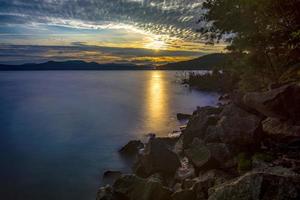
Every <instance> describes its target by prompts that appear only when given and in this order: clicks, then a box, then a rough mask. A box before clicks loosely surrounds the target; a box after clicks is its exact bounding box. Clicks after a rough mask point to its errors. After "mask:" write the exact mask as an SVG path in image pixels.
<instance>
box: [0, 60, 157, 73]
mask: <svg viewBox="0 0 300 200" xmlns="http://www.w3.org/2000/svg"><path fill="white" fill-rule="evenodd" d="M151 69H154V67H152V66H138V65H134V64H116V63H107V64H99V63H95V62H85V61H81V60H72V61H63V62H56V61H49V62H45V63H40V64H35V63H29V64H23V65H2V64H0V71H17V70H19V71H21V70H22V71H26V70H151Z"/></svg>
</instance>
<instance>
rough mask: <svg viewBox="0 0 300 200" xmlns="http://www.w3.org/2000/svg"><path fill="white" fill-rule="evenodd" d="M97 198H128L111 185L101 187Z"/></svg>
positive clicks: (97, 199)
mask: <svg viewBox="0 0 300 200" xmlns="http://www.w3.org/2000/svg"><path fill="white" fill-rule="evenodd" d="M96 200H127V199H126V197H122V196H121V195H118V194H116V193H115V192H114V191H113V188H112V187H111V186H109V185H107V186H105V187H101V188H100V189H99V190H98V192H97V197H96Z"/></svg>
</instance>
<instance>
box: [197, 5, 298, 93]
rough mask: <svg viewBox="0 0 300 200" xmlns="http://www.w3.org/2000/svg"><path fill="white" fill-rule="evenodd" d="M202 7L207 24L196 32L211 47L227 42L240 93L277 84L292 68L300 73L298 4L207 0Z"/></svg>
mask: <svg viewBox="0 0 300 200" xmlns="http://www.w3.org/2000/svg"><path fill="white" fill-rule="evenodd" d="M203 7H204V9H206V10H207V12H206V14H204V16H203V19H202V21H206V22H208V24H207V26H205V27H204V28H202V29H200V30H199V31H200V32H201V33H202V34H203V36H205V37H206V38H207V39H208V40H209V41H210V42H212V43H215V42H218V41H220V40H224V38H226V40H227V41H228V42H230V46H229V47H228V49H229V51H230V52H232V53H233V54H232V58H233V60H235V61H236V62H237V64H235V66H233V67H234V68H235V69H236V70H237V71H239V72H241V73H242V76H241V77H242V81H243V82H242V83H241V88H242V89H243V90H253V89H254V88H263V87H266V85H268V84H269V83H280V82H282V81H285V80H282V78H281V77H282V75H283V74H285V73H286V72H287V71H288V70H289V69H290V68H291V67H295V66H296V67H297V68H298V69H299V63H300V10H299V9H298V8H299V7H300V1H299V0H288V1H284V0H264V1H261V0H251V1H249V0H206V1H205V2H204V4H203ZM236 57H240V58H239V59H240V60H238V61H237V60H236ZM238 65H239V66H240V67H236V66H238ZM245 65H247V69H244V67H245ZM296 78H299V77H296Z"/></svg>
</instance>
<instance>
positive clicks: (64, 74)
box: [0, 71, 217, 200]
mask: <svg viewBox="0 0 300 200" xmlns="http://www.w3.org/2000/svg"><path fill="white" fill-rule="evenodd" d="M176 74H177V73H176V72H165V71H141V72H138V71H109V72H104V71H57V72H56V71H47V72H0V194H1V199H5V200H11V199H12V200H19V199H20V200H68V199H70V200H71V199H72V200H92V199H95V196H96V191H97V188H98V187H99V186H100V185H101V184H103V181H102V180H101V177H102V173H103V172H104V171H105V170H108V169H110V170H122V171H125V172H129V166H128V165H127V164H126V162H124V161H123V160H122V158H120V157H119V155H118V153H117V150H118V149H119V148H120V147H121V146H122V145H123V144H125V143H127V141H128V140H130V139H145V134H147V133H149V132H154V133H157V134H158V135H160V136H166V135H168V133H170V132H172V131H173V130H176V129H178V127H179V125H180V124H179V123H178V122H177V120H176V117H175V115H176V113H177V112H184V113H191V112H192V111H193V110H194V109H195V107H196V106H204V105H214V104H216V102H217V94H212V93H202V92H197V91H190V90H189V89H188V88H185V87H183V86H181V85H180V84H178V83H176V82H175V81H176Z"/></svg>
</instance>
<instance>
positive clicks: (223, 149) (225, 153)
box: [184, 138, 232, 170]
mask: <svg viewBox="0 0 300 200" xmlns="http://www.w3.org/2000/svg"><path fill="white" fill-rule="evenodd" d="M184 152H185V155H186V157H187V158H188V159H189V160H190V161H191V163H193V165H194V166H195V167H196V168H198V169H201V170H204V169H215V168H219V167H222V166H223V164H224V163H226V162H227V161H228V160H230V159H231V158H232V156H231V154H230V152H229V150H228V148H227V146H226V145H225V144H223V143H210V144H205V143H204V142H203V141H202V140H200V139H198V138H195V139H194V141H193V143H192V145H191V146H190V148H188V149H186V150H185V151H184Z"/></svg>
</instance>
